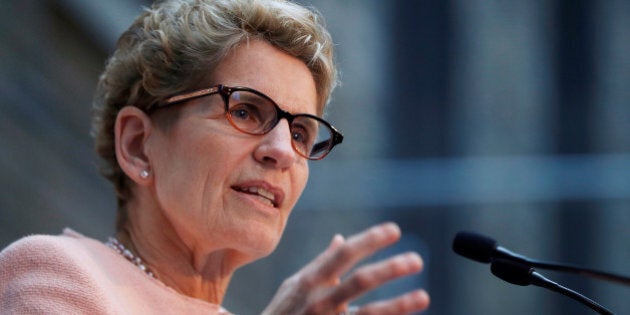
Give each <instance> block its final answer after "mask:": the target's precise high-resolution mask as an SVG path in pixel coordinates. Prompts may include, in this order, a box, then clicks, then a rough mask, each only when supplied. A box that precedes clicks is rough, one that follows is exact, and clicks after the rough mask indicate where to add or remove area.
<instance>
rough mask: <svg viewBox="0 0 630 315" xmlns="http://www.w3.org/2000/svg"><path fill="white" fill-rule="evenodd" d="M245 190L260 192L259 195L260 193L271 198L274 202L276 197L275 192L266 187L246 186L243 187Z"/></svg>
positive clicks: (254, 192)
mask: <svg viewBox="0 0 630 315" xmlns="http://www.w3.org/2000/svg"><path fill="white" fill-rule="evenodd" d="M243 190H244V191H248V192H250V193H252V194H258V195H260V196H262V197H265V198H267V199H269V200H270V201H272V202H273V201H274V199H275V197H274V195H273V193H272V192H270V191H268V190H266V189H264V188H260V187H246V188H243Z"/></svg>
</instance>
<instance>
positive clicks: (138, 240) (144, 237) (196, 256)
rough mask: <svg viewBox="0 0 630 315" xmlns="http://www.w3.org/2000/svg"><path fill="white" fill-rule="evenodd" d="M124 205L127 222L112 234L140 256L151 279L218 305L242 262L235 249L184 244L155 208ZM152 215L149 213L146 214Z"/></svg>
mask: <svg viewBox="0 0 630 315" xmlns="http://www.w3.org/2000/svg"><path fill="white" fill-rule="evenodd" d="M134 206H137V205H134V204H129V205H128V209H129V210H128V211H129V216H128V221H127V224H126V225H125V227H124V229H122V230H120V231H118V232H117V234H116V237H117V238H118V240H119V241H120V242H121V243H122V244H123V245H124V246H125V247H127V249H129V250H130V251H132V252H133V253H134V254H135V255H136V256H138V257H140V258H141V259H142V261H143V262H144V264H145V265H146V266H147V267H148V268H149V269H150V270H151V271H152V272H153V274H154V276H155V278H157V279H158V280H160V281H161V282H163V283H164V284H165V285H167V286H169V287H171V288H173V289H174V290H176V291H178V292H179V293H181V294H184V295H187V296H190V297H194V298H198V299H201V300H205V301H207V302H210V303H213V304H218V305H220V304H221V303H222V301H223V297H224V296H225V292H226V291H227V288H228V285H229V282H230V280H231V278H232V274H233V273H234V271H235V270H236V269H237V268H238V267H240V266H241V265H243V264H244V261H243V260H242V259H241V257H240V255H238V254H237V253H236V252H235V251H233V250H230V249H226V248H218V247H217V248H216V249H215V250H209V249H208V248H205V249H204V250H203V251H201V250H196V249H195V248H193V246H188V245H187V244H186V243H185V242H184V241H183V240H182V239H181V238H180V237H179V236H178V235H177V233H175V231H174V229H173V227H172V225H171V224H170V222H169V221H168V220H166V218H164V217H163V216H162V215H161V212H160V211H159V209H157V208H153V207H150V208H146V207H144V208H142V210H140V208H139V207H134ZM150 214H153V215H150Z"/></svg>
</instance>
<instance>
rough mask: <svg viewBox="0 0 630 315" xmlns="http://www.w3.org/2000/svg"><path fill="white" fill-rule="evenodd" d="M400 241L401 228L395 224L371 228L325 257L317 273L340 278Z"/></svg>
mask: <svg viewBox="0 0 630 315" xmlns="http://www.w3.org/2000/svg"><path fill="white" fill-rule="evenodd" d="M399 239H400V228H398V226H397V225H396V224H394V223H384V224H380V225H377V226H374V227H371V228H369V229H367V230H365V231H363V232H361V233H359V234H356V235H354V236H352V237H350V238H348V239H347V240H346V242H345V243H343V244H342V245H341V246H339V247H338V248H336V249H334V251H333V252H332V253H331V254H330V255H325V256H324V257H323V259H322V261H321V264H320V265H318V266H316V267H315V272H316V273H318V274H319V275H321V276H322V277H324V278H338V277H340V276H341V275H343V274H344V273H345V272H347V271H348V270H350V269H351V268H352V267H353V266H354V265H356V264H357V263H358V262H359V261H361V260H363V259H365V258H367V257H369V256H371V255H372V254H374V253H375V252H376V251H378V250H380V249H383V248H384V247H387V246H389V245H391V244H393V243H395V242H396V241H398V240H399Z"/></svg>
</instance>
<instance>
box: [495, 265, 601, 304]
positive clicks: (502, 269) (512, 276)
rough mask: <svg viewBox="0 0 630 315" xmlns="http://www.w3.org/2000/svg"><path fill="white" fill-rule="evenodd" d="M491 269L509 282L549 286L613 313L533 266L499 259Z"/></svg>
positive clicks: (552, 289)
mask: <svg viewBox="0 0 630 315" xmlns="http://www.w3.org/2000/svg"><path fill="white" fill-rule="evenodd" d="M490 270H491V271H492V274H494V275H495V276H497V277H498V278H500V279H502V280H504V281H507V282H509V283H512V284H516V285H520V286H528V285H530V284H533V285H535V286H539V287H543V288H547V289H549V290H551V291H555V292H558V293H560V294H562V295H565V296H568V297H570V298H572V299H574V300H576V301H578V302H580V303H582V304H584V305H586V306H588V307H590V308H591V309H592V310H594V311H596V312H597V313H599V314H606V315H608V314H613V313H612V312H611V311H610V310H608V309H606V308H605V307H603V306H601V305H600V304H598V303H597V302H595V301H593V300H591V299H589V298H588V297H586V296H584V295H582V294H580V293H578V292H576V291H573V290H571V289H569V288H567V287H564V286H562V285H560V284H558V283H556V282H553V281H551V280H549V279H547V278H545V277H544V276H543V275H541V274H539V273H538V272H536V270H535V269H534V268H533V267H530V266H527V265H525V264H522V263H519V262H516V261H511V260H505V259H497V260H494V261H492V264H491V266H490Z"/></svg>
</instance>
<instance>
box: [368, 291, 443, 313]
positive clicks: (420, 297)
mask: <svg viewBox="0 0 630 315" xmlns="http://www.w3.org/2000/svg"><path fill="white" fill-rule="evenodd" d="M430 303H431V299H430V297H429V294H428V293H427V292H426V291H424V290H416V291H413V292H409V293H407V294H404V295H401V296H399V297H396V298H393V299H391V300H385V301H378V302H373V303H370V304H367V305H364V306H362V307H361V308H359V310H358V311H357V312H356V314H357V315H401V314H412V313H417V312H421V311H424V310H426V309H427V308H428V307H429V304H430Z"/></svg>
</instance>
